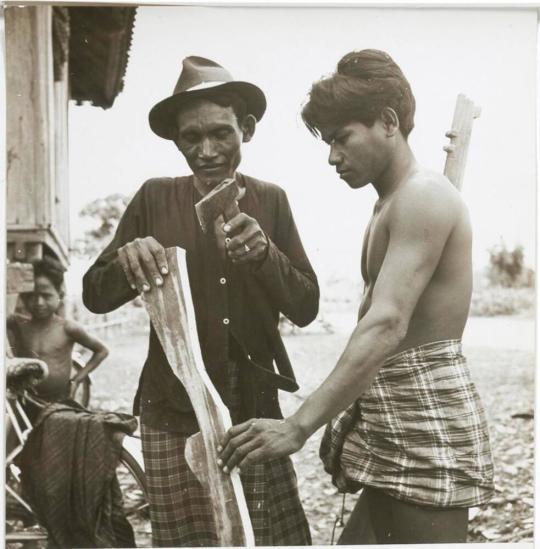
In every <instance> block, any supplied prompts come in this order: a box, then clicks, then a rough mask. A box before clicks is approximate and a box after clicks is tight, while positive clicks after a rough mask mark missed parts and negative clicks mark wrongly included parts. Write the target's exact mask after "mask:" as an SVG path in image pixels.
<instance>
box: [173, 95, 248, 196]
mask: <svg viewBox="0 0 540 549" xmlns="http://www.w3.org/2000/svg"><path fill="white" fill-rule="evenodd" d="M177 127H178V134H177V138H176V139H175V143H176V146H177V147H178V150H179V151H180V152H181V153H182V154H183V155H184V157H185V159H186V161H187V163H188V165H189V167H190V168H191V171H192V172H193V174H194V175H195V177H197V179H198V180H199V181H201V182H203V183H205V184H206V185H208V186H209V187H215V186H216V185H218V184H219V183H221V181H223V180H224V179H226V178H228V177H233V176H234V173H235V171H236V168H237V167H238V165H239V164H240V160H241V147H242V142H243V141H249V139H250V138H251V134H250V132H249V128H245V127H240V125H239V123H238V120H237V118H236V115H235V113H234V110H233V108H232V107H221V106H220V105H216V104H215V103H211V102H210V101H205V100H201V101H198V102H197V103H194V104H192V105H189V106H186V107H185V108H183V109H182V110H181V111H180V112H179V113H178V115H177Z"/></svg>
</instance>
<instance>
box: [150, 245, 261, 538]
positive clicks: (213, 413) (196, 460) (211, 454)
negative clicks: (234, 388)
mask: <svg viewBox="0 0 540 549" xmlns="http://www.w3.org/2000/svg"><path fill="white" fill-rule="evenodd" d="M166 253H167V262H168V265H169V274H168V275H167V276H165V277H164V284H163V286H162V287H161V288H155V287H153V288H152V290H151V291H150V292H147V293H145V294H143V299H144V302H145V305H146V309H147V311H148V314H149V316H150V320H151V322H152V325H153V327H154V329H155V331H156V333H157V336H158V338H159V341H160V343H161V346H162V348H163V351H164V352H165V356H166V357H167V360H168V362H169V364H170V365H171V368H172V370H173V372H174V374H175V375H176V376H177V377H178V379H180V381H181V382H182V384H183V385H184V387H185V388H186V391H187V393H188V395H189V397H190V399H191V403H192V405H193V408H194V410H195V415H196V416H197V421H198V422H199V428H200V433H197V434H196V435H193V436H192V437H190V438H189V439H188V444H187V446H186V460H187V461H188V464H189V466H190V468H191V469H192V470H193V472H194V474H195V475H196V476H197V478H198V479H199V482H201V484H202V485H203V486H205V487H206V488H207V490H208V492H209V494H210V499H211V501H212V506H213V509H212V510H213V513H214V519H215V527H216V533H217V536H218V540H219V545H220V546H225V547H231V546H254V545H255V540H254V535H253V528H252V526H251V521H250V518H249V513H248V509H247V504H246V500H245V496H244V492H243V488H242V484H241V481H240V476H239V475H238V472H237V471H233V472H231V474H230V475H226V474H224V473H223V472H222V471H221V469H220V468H219V467H218V464H217V459H218V453H217V446H218V444H219V441H220V439H221V437H222V436H223V435H224V434H225V432H226V431H227V430H228V429H229V428H230V427H231V425H232V423H231V417H230V414H229V411H228V409H227V408H226V406H225V404H223V401H222V400H221V397H220V396H219V394H218V392H217V391H216V389H215V387H214V385H213V384H212V382H211V380H210V378H209V377H208V374H207V372H206V369H205V367H204V362H203V359H202V355H201V350H200V347H199V339H198V337H197V330H196V324H195V312H194V309H193V304H192V301H191V291H190V288H189V279H188V274H187V266H186V261H185V251H184V250H182V249H180V248H167V250H166Z"/></svg>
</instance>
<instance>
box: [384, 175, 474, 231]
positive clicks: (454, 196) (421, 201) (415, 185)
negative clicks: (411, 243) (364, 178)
mask: <svg viewBox="0 0 540 549" xmlns="http://www.w3.org/2000/svg"><path fill="white" fill-rule="evenodd" d="M463 208H464V203H463V201H462V198H461V196H460V194H459V192H458V191H457V189H456V188H455V187H454V186H453V185H452V183H450V181H449V180H448V179H447V178H446V177H445V176H444V175H442V174H440V173H437V172H433V171H429V170H425V169H420V170H418V171H417V172H415V173H414V174H413V175H412V176H411V177H410V178H409V179H408V180H407V181H405V182H404V183H403V184H402V185H401V186H400V188H399V189H398V190H397V191H396V192H395V193H394V196H393V197H392V199H391V203H390V204H389V207H388V217H387V219H388V223H389V227H390V229H392V228H394V229H395V230H397V231H400V232H402V231H404V230H408V229H409V228H410V229H411V230H412V228H413V227H418V228H419V229H420V228H421V226H422V227H424V228H426V227H431V230H435V231H442V232H447V231H449V230H451V229H452V227H454V226H455V225H456V224H457V223H459V220H460V218H461V217H462V215H461V214H462V212H463Z"/></svg>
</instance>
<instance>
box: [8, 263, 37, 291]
mask: <svg viewBox="0 0 540 549" xmlns="http://www.w3.org/2000/svg"><path fill="white" fill-rule="evenodd" d="M33 290H34V269H33V267H32V265H30V264H29V263H8V264H7V267H6V293H7V294H19V293H21V292H32V291H33Z"/></svg>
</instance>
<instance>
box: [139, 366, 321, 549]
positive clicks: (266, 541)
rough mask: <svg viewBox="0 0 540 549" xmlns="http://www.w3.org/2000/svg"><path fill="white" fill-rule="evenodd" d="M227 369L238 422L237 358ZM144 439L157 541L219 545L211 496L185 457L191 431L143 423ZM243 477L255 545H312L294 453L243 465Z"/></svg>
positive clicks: (161, 543) (174, 544)
mask: <svg viewBox="0 0 540 549" xmlns="http://www.w3.org/2000/svg"><path fill="white" fill-rule="evenodd" d="M229 374H230V377H229V379H230V389H231V395H232V398H231V401H232V403H233V405H232V406H231V412H232V413H231V415H232V419H233V422H235V419H236V417H235V416H237V413H236V408H237V405H238V403H239V398H240V395H239V393H238V388H239V384H238V370H237V365H236V364H235V363H231V364H230V365H229ZM141 438H142V448H143V455H144V465H145V473H146V479H147V487H148V499H149V501H150V520H151V523H152V538H153V544H154V546H157V547H213V546H217V545H218V541H217V536H216V532H215V526H214V516H213V514H212V502H211V500H210V496H209V495H208V492H207V491H206V490H205V489H204V488H203V487H202V486H201V484H200V483H199V481H198V480H197V478H196V477H195V475H194V474H193V473H192V471H191V469H190V468H189V466H188V464H187V462H186V459H185V457H184V449H185V444H186V440H187V436H186V435H183V434H180V433H172V432H166V431H161V430H158V429H154V428H153V427H150V426H148V425H145V424H144V423H142V424H141ZM240 478H241V480H242V485H243V487H244V494H245V496H246V502H247V507H248V510H249V515H250V518H251V524H252V526H253V531H254V534H255V543H256V545H258V546H260V545H266V546H268V545H311V535H310V532H309V526H308V523H307V520H306V517H305V514H304V510H303V508H302V504H301V502H300V497H299V495H298V488H297V483H296V473H295V471H294V467H293V465H292V462H291V460H290V458H288V457H285V458H279V459H275V460H272V461H269V462H267V463H261V464H256V465H253V466H250V467H245V468H243V469H242V474H241V475H240Z"/></svg>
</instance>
